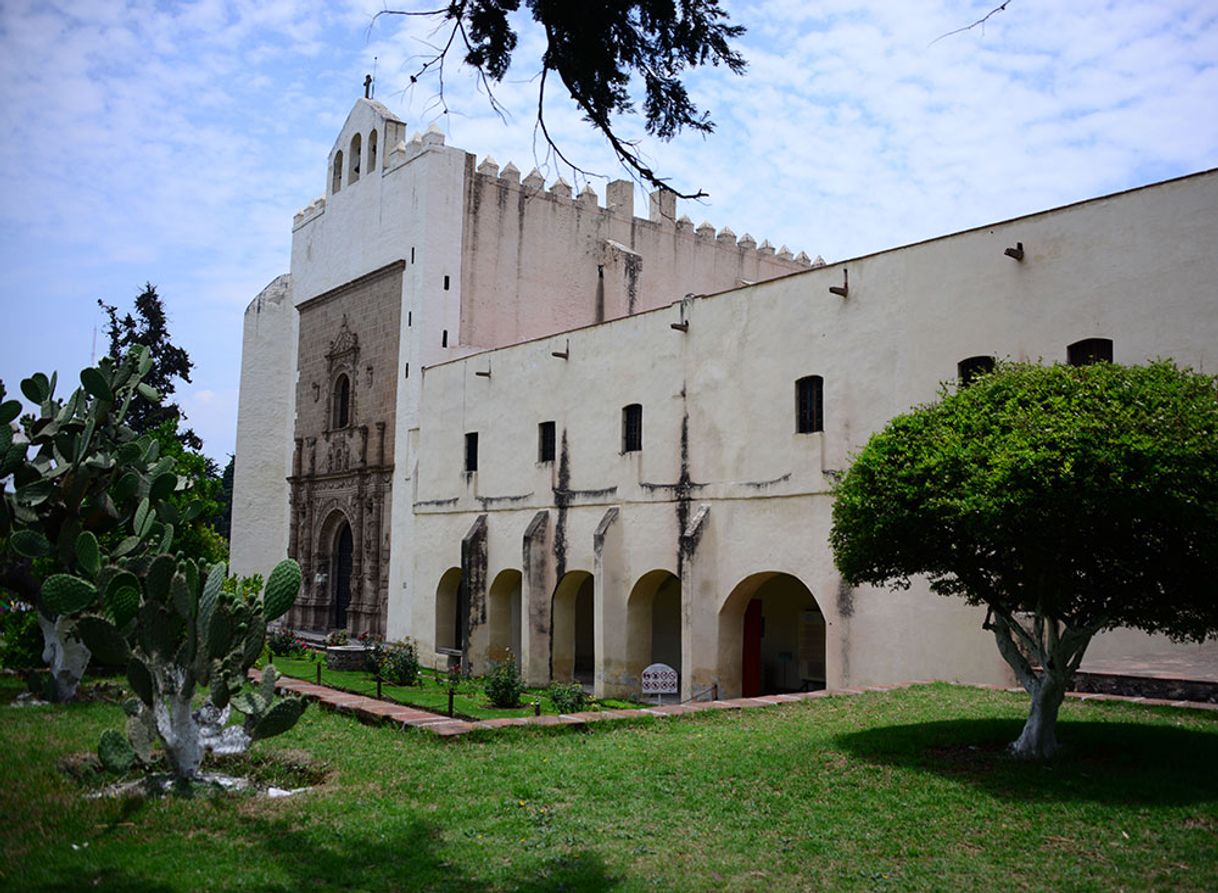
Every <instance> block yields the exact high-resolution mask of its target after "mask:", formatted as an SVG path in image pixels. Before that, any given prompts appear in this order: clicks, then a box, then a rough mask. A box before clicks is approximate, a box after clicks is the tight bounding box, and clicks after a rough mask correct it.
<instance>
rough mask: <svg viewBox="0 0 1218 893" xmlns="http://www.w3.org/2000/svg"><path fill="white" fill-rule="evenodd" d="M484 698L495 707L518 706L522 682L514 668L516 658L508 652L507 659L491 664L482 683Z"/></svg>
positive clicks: (521, 692) (522, 688)
mask: <svg viewBox="0 0 1218 893" xmlns="http://www.w3.org/2000/svg"><path fill="white" fill-rule="evenodd" d="M483 687H484V688H485V689H486V696H487V697H488V698H490V699H491V703H492V704H494V705H495V706H496V707H518V706H520V695H521V694H523V692H524V680H523V679H521V678H520V670H518V669H517V668H516V658H515V657H513V656H512V652H511V651H510V650H509V651H508V653H507V657H505V658H504V659H503V660H499V661H495V662H494V663H492V664H491V670H490V672H489V673H487V674H486V679H485V681H484V682H483Z"/></svg>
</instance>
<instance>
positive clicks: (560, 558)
mask: <svg viewBox="0 0 1218 893" xmlns="http://www.w3.org/2000/svg"><path fill="white" fill-rule="evenodd" d="M570 504H571V454H570V451H569V450H568V448H567V429H566V428H563V429H562V446H561V448H560V450H559V453H558V486H556V487H555V488H554V505H555V506H556V507H557V508H558V522H557V523H556V524H555V525H554V567H555V579H556V580H561V579H562V578H563V575H564V574H566V572H567V506H568V505H570Z"/></svg>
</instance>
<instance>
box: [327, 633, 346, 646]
mask: <svg viewBox="0 0 1218 893" xmlns="http://www.w3.org/2000/svg"><path fill="white" fill-rule="evenodd" d="M349 641H350V637H349V636H348V635H347V631H346V630H345V629H336V630H331V632H330V635H328V636H326V647H327V648H337V647H339V646H340V645H346V644H347V642H349Z"/></svg>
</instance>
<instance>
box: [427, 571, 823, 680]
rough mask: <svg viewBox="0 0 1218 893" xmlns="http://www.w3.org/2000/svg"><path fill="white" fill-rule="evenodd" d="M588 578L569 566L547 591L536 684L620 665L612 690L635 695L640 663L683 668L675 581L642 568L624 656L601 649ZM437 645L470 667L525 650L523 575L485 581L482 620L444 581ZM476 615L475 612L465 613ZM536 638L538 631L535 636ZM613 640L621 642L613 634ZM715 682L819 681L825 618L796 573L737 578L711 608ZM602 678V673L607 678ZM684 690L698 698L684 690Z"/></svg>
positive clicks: (628, 613)
mask: <svg viewBox="0 0 1218 893" xmlns="http://www.w3.org/2000/svg"><path fill="white" fill-rule="evenodd" d="M595 582H596V581H595V578H594V576H593V574H591V573H589V572H588V571H583V570H572V571H568V572H566V573H565V574H564V575H563V577H562V578H561V579H560V580H559V581H558V583H557V585H556V586H555V587H554V590H553V593H552V594H551V597H550V611H549V617H550V625H549V629H548V630H544V631H538V632H539V633H545V634H546V637H547V638H548V662H549V666H548V667H546V668H545V670H544V671H543V672H541V673H537V672H530V673H529V675H530V676H531V677H532V678H533V679H534V680H535V681H536V680H538V679H540V678H546V679H549V680H553V681H562V682H570V681H575V682H579V683H581V684H583V685H584V686H586V687H592V686H594V684H595V680H596V676H597V674H598V672H600V668H604V667H609V666H610V665H611V664H612V665H614V666H617V665H619V664H620V665H622V666H624V674H621V676H620V678H618V677H615V680H616V682H615V686H614V687H615V688H616V689H619V691H614V692H613V693H614V694H618V695H626V694H639V693H640V687H639V680H640V677H641V675H642V672H643V669H644V668H645V667H647V666H648V665H650V664H654V663H663V664H667V665H669V666H671V667H674V668H675V669H677V670H678V671H681V669H682V657H683V654H682V635H683V629H682V587H681V581H680V579H679V578H678V577H677V576H676V575H675V574H673V573H672V572H670V571H667V570H653V571H649V572H648V573H645V574H643V575H642V576H641V577H639V579H638V580H637V581H635V583H634V585H633V586H632V587H631V589H630V592H629V596H628V598H627V600H626V604H625V628H624V629H625V632H624V654H621V655H598V654H597V648H598V643H602V642H604V641H606V637H605V636H604V635H603V634H602V635H598V632H602V633H603V631H598V630H597V628H596V624H597V617H598V613H599V612H598V611H597V605H596V598H597V595H596V585H595ZM435 599H436V600H435V612H436V613H435V645H436V650H437V652H439V653H442V654H451V653H452V652H454V651H461V652H463V653H464V654H466V655H467V656H468V659H470V660H471V661H472V665H473V666H475V667H480V666H485V665H486V663H487V662H489V661H498V660H503V659H506V658H507V657H508V655H509V654H511V655H512V657H513V659H514V660H515V661H516V662H517V665H518V666H520V665H521V660H522V656H523V655H524V653H525V647H524V643H523V641H522V640H523V637H524V635H525V633H526V631H525V629H524V619H523V618H524V617H526V616H527V613H528V612H527V611H526V610H525V606H524V605H523V597H522V590H521V572H520V571H518V570H515V569H508V570H504V571H501V572H500V573H499V574H498V575H497V576H496V577H495V578H494V581H493V582H492V583H491V586H490V588H489V592H488V597H487V610H486V615H485V616H486V620H485V622H484V623H476V622H475V621H476V618H475V617H471V612H470V610H469V604H470V602H469V596H468V594H467V593H466V592H465V587H464V586H463V585H462V576H461V570H460V568H455V567H454V568H450V569H449V570H448V571H446V572H445V573H444V574H443V576H442V577H441V579H440V581H439V583H438V584H437V587H436V597H435ZM472 613H475V614H476V613H477V612H472ZM534 634H538V633H534ZM619 640H620V639H619ZM717 649H718V650H717V666H718V680H717V681H718V685H719V689H720V693H721V695H722V696H724V697H733V696H738V695H739V696H744V697H751V696H755V695H761V694H777V693H782V692H795V691H809V690H814V689H819V688H824V687H825V618H824V615H823V614H822V612H821V610H820V607H819V605H818V604H817V602H816V599H815V598H814V597H813V595H812V592H811V591H810V590H809V589H808V587H807V586H805V585H804V583H803V582H802V581H801V580H799V578H797V577H795V576H793V575H791V574H787V573H781V572H776V571H767V572H762V573H756V574H752V575H750V576H748V577H746V578H745V579H743V580H741V581H740V582H739V583H737V584H736V585H735V586H734V587H733V588H732V589H731V591H730V592H729V594H728V595H727V597H726V599H725V600H724V602H723V605H722V607H721V608H720V610H719V612H718V640H717ZM606 675H608V674H606ZM691 694H697V693H696V692H695V693H691Z"/></svg>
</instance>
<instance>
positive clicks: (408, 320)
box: [406, 310, 414, 329]
mask: <svg viewBox="0 0 1218 893" xmlns="http://www.w3.org/2000/svg"><path fill="white" fill-rule="evenodd" d="M413 324H414V313H412V312H411V311H409V310H407V311H406V328H408V329H409V328H410V327H411V325H413Z"/></svg>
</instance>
